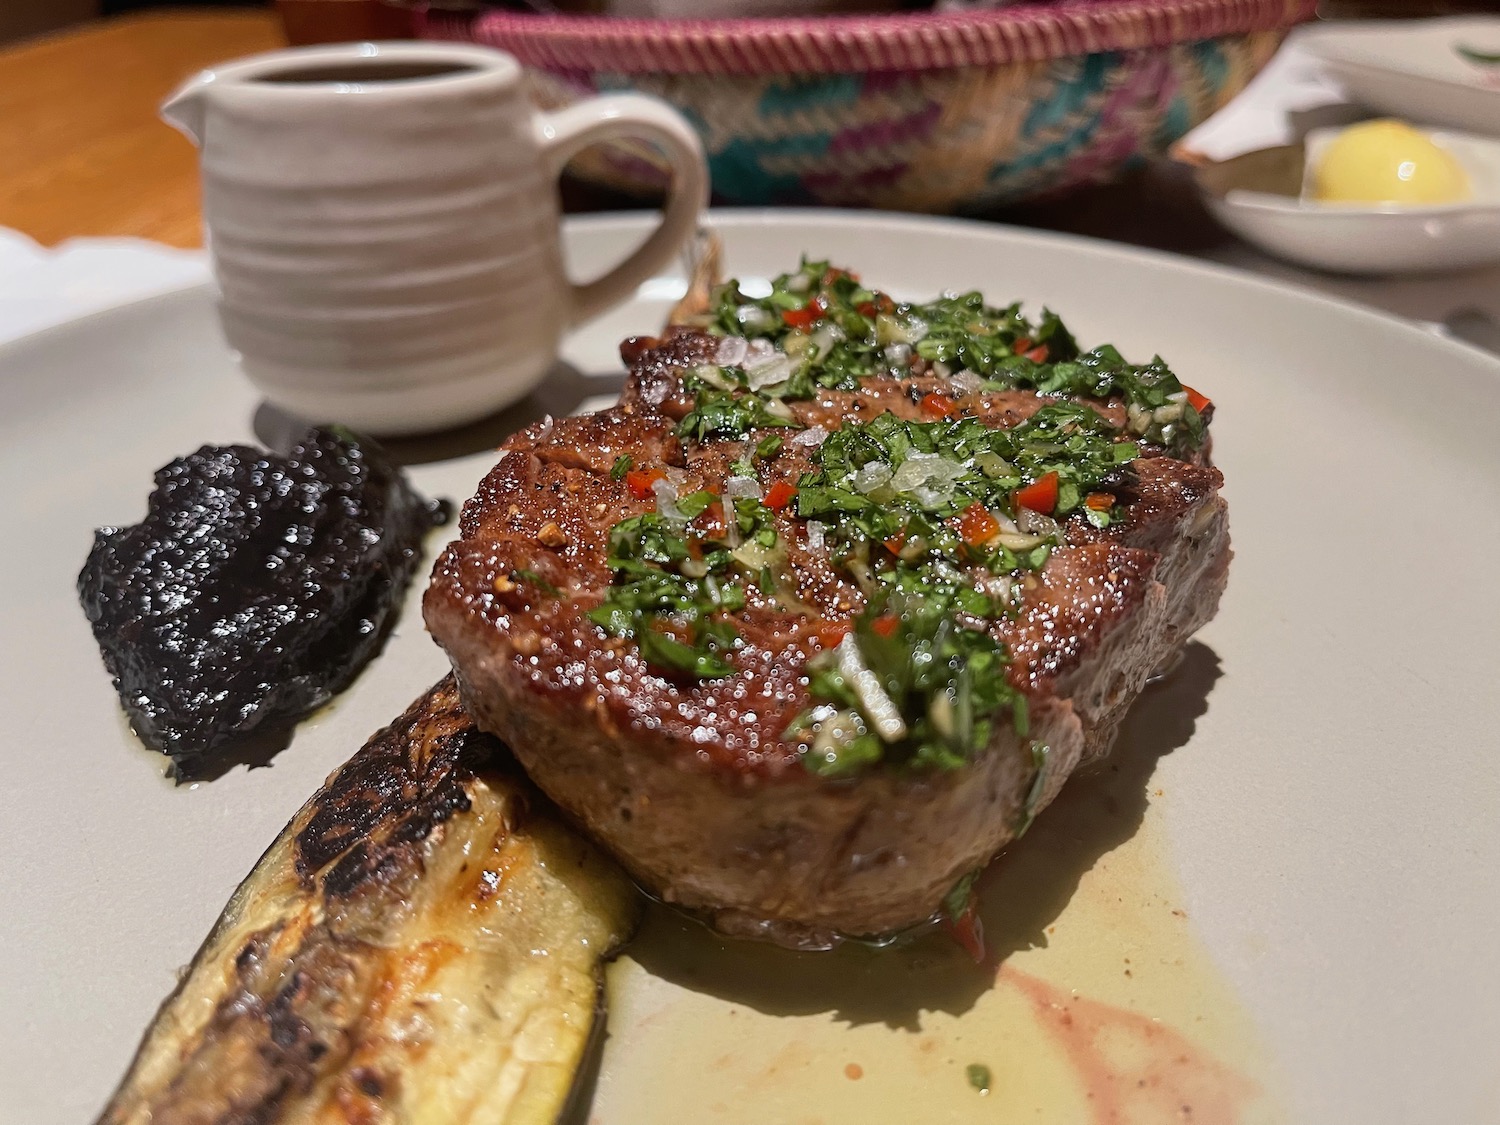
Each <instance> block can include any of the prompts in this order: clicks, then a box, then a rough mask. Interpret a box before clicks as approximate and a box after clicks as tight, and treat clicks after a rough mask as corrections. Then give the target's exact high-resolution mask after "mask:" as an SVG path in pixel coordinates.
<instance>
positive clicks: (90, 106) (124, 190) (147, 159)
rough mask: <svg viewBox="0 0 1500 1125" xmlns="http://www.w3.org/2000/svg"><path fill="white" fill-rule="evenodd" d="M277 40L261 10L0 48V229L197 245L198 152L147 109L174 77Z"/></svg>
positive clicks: (57, 237) (116, 23)
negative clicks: (132, 238)
mask: <svg viewBox="0 0 1500 1125" xmlns="http://www.w3.org/2000/svg"><path fill="white" fill-rule="evenodd" d="M284 45H285V40H284V39H283V38H282V33H281V25H280V23H279V22H278V20H277V19H276V17H275V15H274V14H272V13H271V12H269V11H266V12H232V13H152V14H147V15H141V16H128V17H124V18H120V19H114V20H107V21H100V22H96V23H90V24H86V25H84V26H83V27H82V28H81V29H78V30H74V31H67V32H63V33H61V34H58V35H52V36H48V37H46V38H44V39H36V40H31V41H29V42H25V43H21V44H19V45H17V46H13V47H8V48H5V49H0V153H4V154H5V155H4V159H3V160H0V227H13V228H15V229H16V230H19V231H22V232H24V233H25V234H29V235H30V236H31V237H32V238H35V239H36V240H37V241H38V242H41V243H43V244H45V245H49V246H50V245H52V244H54V243H57V242H60V241H62V240H63V239H65V238H72V237H75V236H78V235H134V236H137V237H140V238H151V239H155V240H157V241H159V242H166V243H169V244H171V245H173V246H199V245H201V244H202V241H203V239H202V231H201V229H200V221H199V211H198V155H197V153H196V152H195V151H194V149H193V146H192V145H191V144H190V143H189V142H188V140H187V138H185V137H183V136H182V135H181V134H180V133H178V132H177V131H176V130H174V129H172V128H170V127H169V126H167V125H165V124H163V123H162V121H161V119H160V118H158V117H157V115H156V107H157V106H158V105H160V104H161V102H162V100H163V99H164V98H166V96H167V95H168V94H169V93H171V91H172V90H173V89H174V88H175V87H176V86H177V84H178V83H179V82H181V81H182V80H183V79H184V78H186V77H188V76H189V75H191V74H194V73H196V72H197V71H199V70H202V69H203V68H204V67H206V66H212V65H213V64H214V63H219V62H223V61H225V60H226V59H231V58H235V57H236V56H239V55H247V54H252V53H254V52H256V51H266V50H271V49H272V48H275V47H281V46H284Z"/></svg>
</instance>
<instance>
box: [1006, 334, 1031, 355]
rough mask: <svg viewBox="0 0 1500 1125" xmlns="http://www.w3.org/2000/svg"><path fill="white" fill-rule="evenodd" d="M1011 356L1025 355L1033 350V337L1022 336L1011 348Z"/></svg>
mask: <svg viewBox="0 0 1500 1125" xmlns="http://www.w3.org/2000/svg"><path fill="white" fill-rule="evenodd" d="M1010 350H1011V354H1013V355H1025V354H1026V353H1027V352H1029V351H1030V350H1031V337H1030V336H1021V337H1019V338H1017V340H1016V342H1015V343H1013V344H1012V345H1011V346H1010Z"/></svg>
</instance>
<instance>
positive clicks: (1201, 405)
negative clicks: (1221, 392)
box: [1182, 386, 1213, 414]
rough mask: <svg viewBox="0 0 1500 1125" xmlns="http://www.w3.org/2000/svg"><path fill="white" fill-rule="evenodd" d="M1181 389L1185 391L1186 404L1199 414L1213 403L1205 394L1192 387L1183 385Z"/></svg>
mask: <svg viewBox="0 0 1500 1125" xmlns="http://www.w3.org/2000/svg"><path fill="white" fill-rule="evenodd" d="M1182 389H1183V390H1184V391H1186V392H1187V398H1188V405H1189V406H1191V407H1192V408H1193V409H1194V410H1196V411H1197V412H1198V413H1199V414H1202V413H1203V412H1204V411H1206V410H1207V409H1208V408H1209V407H1210V406H1212V405H1213V402H1212V401H1211V400H1210V399H1209V398H1208V396H1207V395H1201V394H1199V393H1198V392H1197V391H1195V390H1193V388H1192V387H1186V386H1185V387H1183V388H1182Z"/></svg>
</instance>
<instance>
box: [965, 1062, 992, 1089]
mask: <svg viewBox="0 0 1500 1125" xmlns="http://www.w3.org/2000/svg"><path fill="white" fill-rule="evenodd" d="M964 1074H965V1075H967V1076H968V1079H969V1085H970V1086H973V1087H974V1089H976V1090H978V1091H979V1092H980V1093H981V1094H988V1093H989V1092H990V1081H991V1078H990V1068H989V1067H987V1066H985V1065H984V1064H983V1063H970V1064H969V1065H968V1066H966V1067H964Z"/></svg>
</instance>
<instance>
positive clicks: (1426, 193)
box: [1313, 120, 1470, 203]
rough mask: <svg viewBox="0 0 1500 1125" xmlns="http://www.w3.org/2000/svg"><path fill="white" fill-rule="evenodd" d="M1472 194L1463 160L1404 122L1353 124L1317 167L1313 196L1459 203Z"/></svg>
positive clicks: (1325, 199)
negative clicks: (1458, 159) (1461, 162)
mask: <svg viewBox="0 0 1500 1125" xmlns="http://www.w3.org/2000/svg"><path fill="white" fill-rule="evenodd" d="M1469 195H1470V189H1469V177H1468V174H1467V173H1466V172H1465V171H1464V169H1463V165H1461V164H1460V163H1459V162H1458V161H1457V160H1455V159H1454V158H1453V156H1452V154H1451V153H1449V152H1447V151H1445V150H1444V149H1442V148H1441V147H1439V146H1438V145H1436V144H1434V143H1433V141H1432V140H1431V139H1430V138H1429V137H1428V136H1427V135H1426V134H1425V133H1422V132H1420V131H1419V130H1417V129H1413V128H1412V127H1411V126H1410V125H1407V124H1405V123H1404V122H1401V121H1390V120H1383V121H1365V122H1362V123H1361V124H1359V125H1351V126H1350V127H1349V128H1347V129H1345V130H1344V131H1343V132H1342V133H1340V134H1339V135H1338V136H1337V137H1335V138H1334V139H1333V141H1332V143H1330V144H1329V145H1328V147H1327V149H1325V150H1324V152H1323V154H1322V159H1320V160H1319V161H1318V164H1317V167H1316V168H1315V169H1314V170H1313V197H1314V198H1315V199H1318V200H1321V201H1323V202H1325V203H1458V202H1461V201H1462V200H1465V199H1468V198H1469Z"/></svg>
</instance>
